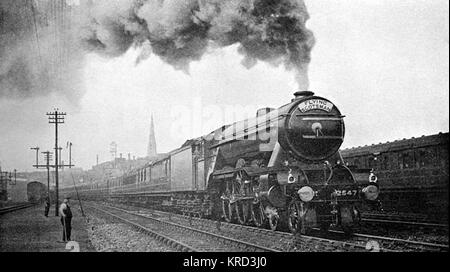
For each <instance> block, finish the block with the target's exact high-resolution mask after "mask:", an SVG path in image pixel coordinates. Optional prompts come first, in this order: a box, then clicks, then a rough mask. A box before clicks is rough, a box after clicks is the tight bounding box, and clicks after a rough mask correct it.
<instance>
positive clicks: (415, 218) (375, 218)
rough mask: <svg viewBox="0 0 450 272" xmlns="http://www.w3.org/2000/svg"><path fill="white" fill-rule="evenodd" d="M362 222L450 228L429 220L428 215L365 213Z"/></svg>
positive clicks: (440, 228)
mask: <svg viewBox="0 0 450 272" xmlns="http://www.w3.org/2000/svg"><path fill="white" fill-rule="evenodd" d="M361 221H362V222H365V223H370V224H389V225H398V226H410V227H419V228H431V229H437V230H448V227H449V226H448V224H445V223H442V222H437V220H429V219H428V218H427V217H426V215H401V214H399V215H397V214H380V213H363V214H362V220H361Z"/></svg>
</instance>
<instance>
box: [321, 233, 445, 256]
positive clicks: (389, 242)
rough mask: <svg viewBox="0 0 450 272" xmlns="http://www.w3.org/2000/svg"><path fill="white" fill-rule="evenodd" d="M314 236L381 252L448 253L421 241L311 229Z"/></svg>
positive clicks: (439, 246)
mask: <svg viewBox="0 0 450 272" xmlns="http://www.w3.org/2000/svg"><path fill="white" fill-rule="evenodd" d="M313 231H314V232H315V235H320V236H323V237H328V238H333V239H346V240H347V241H352V242H361V243H365V244H366V245H371V246H376V247H378V249H379V250H381V251H394V252H395V251H399V252H403V251H415V252H422V251H425V252H441V251H443V252H447V251H449V246H448V245H446V244H439V243H429V242H422V241H413V240H406V239H399V238H395V237H387V236H380V235H370V234H363V233H353V234H351V235H347V234H345V233H344V232H342V231H338V230H329V231H328V233H326V234H323V232H321V231H320V230H319V229H313Z"/></svg>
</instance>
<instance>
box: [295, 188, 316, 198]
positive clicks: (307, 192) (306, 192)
mask: <svg viewBox="0 0 450 272" xmlns="http://www.w3.org/2000/svg"><path fill="white" fill-rule="evenodd" d="M297 193H298V195H299V196H300V199H301V200H302V201H304V202H308V201H311V200H312V199H313V197H314V190H313V189H312V188H311V187H309V186H303V187H302V188H300V189H299V190H298V192H297Z"/></svg>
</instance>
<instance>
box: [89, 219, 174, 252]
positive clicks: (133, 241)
mask: <svg viewBox="0 0 450 272" xmlns="http://www.w3.org/2000/svg"><path fill="white" fill-rule="evenodd" d="M88 218H89V223H88V226H89V228H88V233H89V238H90V241H91V243H92V245H93V246H94V247H95V249H96V251H99V252H168V251H174V249H172V248H170V247H168V246H166V245H164V244H162V243H160V242H158V241H156V240H154V239H153V238H151V237H150V236H148V235H146V234H144V233H141V232H139V231H137V230H136V229H134V228H132V227H130V226H129V225H126V224H123V223H116V222H111V221H107V220H105V219H103V218H101V217H96V216H94V215H93V214H92V213H91V214H90V215H89V216H88Z"/></svg>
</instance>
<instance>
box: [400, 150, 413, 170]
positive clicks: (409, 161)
mask: <svg viewBox="0 0 450 272" xmlns="http://www.w3.org/2000/svg"><path fill="white" fill-rule="evenodd" d="M413 154H414V153H412V152H405V153H403V154H401V156H402V162H403V163H402V166H403V168H405V169H408V168H414V157H413Z"/></svg>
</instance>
